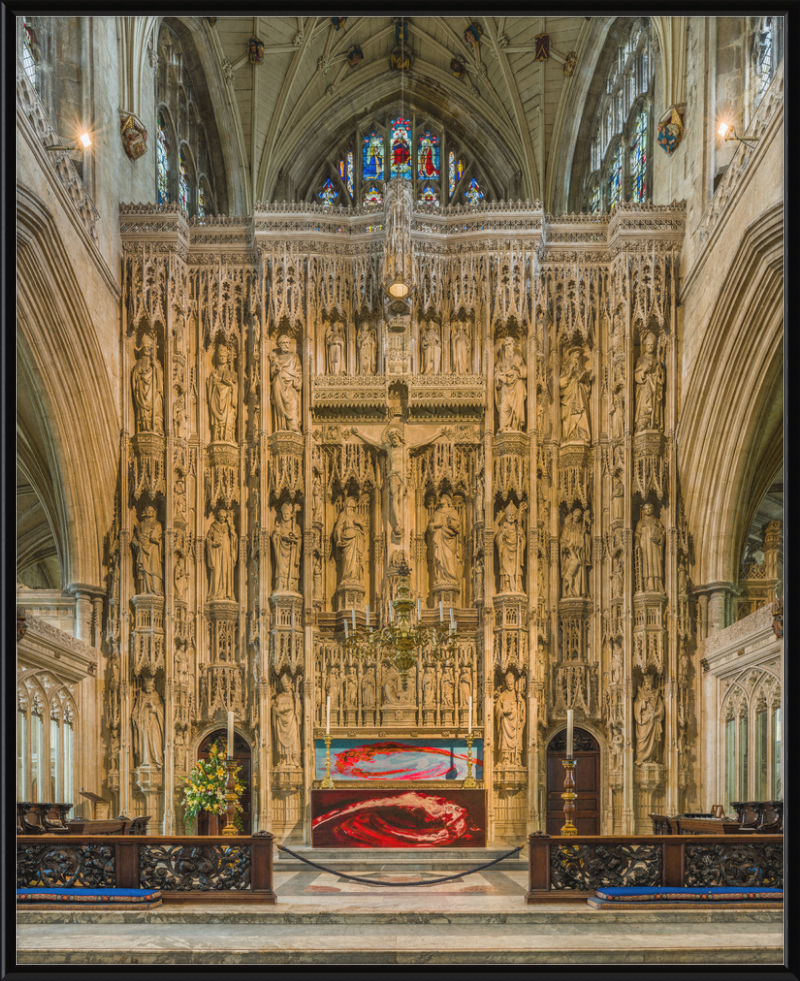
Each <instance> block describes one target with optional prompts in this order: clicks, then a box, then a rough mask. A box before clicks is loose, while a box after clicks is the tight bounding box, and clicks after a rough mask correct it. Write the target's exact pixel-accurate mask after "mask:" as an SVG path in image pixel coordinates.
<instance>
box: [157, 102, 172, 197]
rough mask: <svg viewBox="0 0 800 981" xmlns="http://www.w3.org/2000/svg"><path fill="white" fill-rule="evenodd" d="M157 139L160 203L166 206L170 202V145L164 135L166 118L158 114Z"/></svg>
mask: <svg viewBox="0 0 800 981" xmlns="http://www.w3.org/2000/svg"><path fill="white" fill-rule="evenodd" d="M156 129H157V139H156V173H157V190H158V203H159V204H166V203H167V202H168V201H169V144H168V143H167V137H166V134H165V133H164V117H163V116H162V115H161V113H159V114H158V125H157V127H156Z"/></svg>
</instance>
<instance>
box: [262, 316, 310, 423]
mask: <svg viewBox="0 0 800 981" xmlns="http://www.w3.org/2000/svg"><path fill="white" fill-rule="evenodd" d="M269 361H270V377H271V378H272V404H273V406H274V408H275V429H276V430H277V431H281V430H283V431H287V430H288V432H291V433H299V432H300V393H301V391H302V390H303V369H302V366H301V364H300V358H299V356H298V355H297V354H295V353H294V351H292V350H291V349H290V341H289V338H288V336H287V335H286V334H281V336H280V337H279V338H278V350H277V351H273V352H272V354H270V358H269Z"/></svg>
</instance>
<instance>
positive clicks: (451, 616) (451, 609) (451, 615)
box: [450, 606, 453, 623]
mask: <svg viewBox="0 0 800 981" xmlns="http://www.w3.org/2000/svg"><path fill="white" fill-rule="evenodd" d="M452 622H453V607H452V606H451V607H450V623H452Z"/></svg>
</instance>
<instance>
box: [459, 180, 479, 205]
mask: <svg viewBox="0 0 800 981" xmlns="http://www.w3.org/2000/svg"><path fill="white" fill-rule="evenodd" d="M464 197H465V198H466V199H467V201H469V203H470V204H471V205H473V206H474V205H476V204H477V203H478V202H479V201H480V199H481V198H482V197H483V191H482V190H481V187H480V184H478V181H477V179H476V178H475V177H473V178H472V180H471V181H470V182H469V190H467V191H464Z"/></svg>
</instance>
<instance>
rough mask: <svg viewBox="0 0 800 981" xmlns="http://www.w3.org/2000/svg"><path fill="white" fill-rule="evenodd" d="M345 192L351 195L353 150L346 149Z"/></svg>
mask: <svg viewBox="0 0 800 981" xmlns="http://www.w3.org/2000/svg"><path fill="white" fill-rule="evenodd" d="M347 193H348V194H349V195H350V198H351V199H352V197H353V151H352V150H348V151H347Z"/></svg>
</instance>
